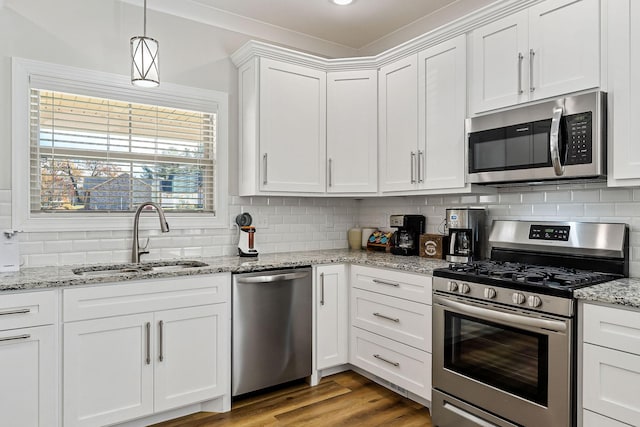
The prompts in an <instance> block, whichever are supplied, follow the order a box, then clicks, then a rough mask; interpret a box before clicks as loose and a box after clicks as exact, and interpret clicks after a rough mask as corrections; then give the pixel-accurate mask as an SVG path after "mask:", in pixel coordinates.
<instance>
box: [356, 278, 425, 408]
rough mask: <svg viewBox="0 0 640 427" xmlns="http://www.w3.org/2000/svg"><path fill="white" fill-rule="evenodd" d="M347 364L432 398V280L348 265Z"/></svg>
mask: <svg viewBox="0 0 640 427" xmlns="http://www.w3.org/2000/svg"><path fill="white" fill-rule="evenodd" d="M350 277H351V296H350V301H351V304H350V313H351V314H350V318H351V329H350V338H349V342H350V345H349V359H350V363H351V364H352V365H354V366H356V367H358V368H361V369H364V370H365V371H368V372H370V373H372V374H374V375H376V376H378V377H380V378H382V379H383V380H386V381H389V382H390V383H392V384H395V385H396V386H399V387H401V388H403V389H405V390H407V391H409V392H411V393H413V394H415V395H416V396H418V397H420V398H422V399H425V400H428V401H430V400H431V282H432V278H431V277H429V276H426V275H419V274H410V273H405V272H401V271H394V270H386V269H379V268H373V267H367V266H359V265H354V266H351V275H350Z"/></svg>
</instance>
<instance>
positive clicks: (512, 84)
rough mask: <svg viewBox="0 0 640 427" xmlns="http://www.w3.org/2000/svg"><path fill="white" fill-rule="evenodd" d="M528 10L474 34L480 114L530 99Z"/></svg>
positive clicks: (474, 92)
mask: <svg viewBox="0 0 640 427" xmlns="http://www.w3.org/2000/svg"><path fill="white" fill-rule="evenodd" d="M528 31H529V29H528V13H527V11H526V10H524V11H522V12H518V13H515V14H513V15H510V16H507V17H506V18H502V19H500V20H498V21H496V22H492V23H491V24H488V25H485V26H483V27H481V28H478V29H476V30H474V31H473V33H472V40H473V72H472V74H471V76H472V77H471V78H472V108H471V109H472V111H473V112H474V113H479V112H482V111H488V110H493V109H496V108H501V107H506V106H508V105H515V104H517V103H519V102H521V101H523V100H527V99H528V92H527V91H525V88H528V84H527V83H528V78H529V74H528V67H527V58H528V50H527V46H528Z"/></svg>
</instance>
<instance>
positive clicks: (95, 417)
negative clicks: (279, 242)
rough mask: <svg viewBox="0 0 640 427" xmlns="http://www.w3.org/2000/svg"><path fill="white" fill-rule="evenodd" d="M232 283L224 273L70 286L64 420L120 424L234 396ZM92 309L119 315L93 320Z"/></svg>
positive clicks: (65, 293) (67, 294) (65, 314)
mask: <svg viewBox="0 0 640 427" xmlns="http://www.w3.org/2000/svg"><path fill="white" fill-rule="evenodd" d="M230 281H231V278H230V276H229V275H228V274H221V275H215V276H197V277H188V278H172V279H158V280H157V281H146V282H143V281H141V282H131V283H128V284H117V285H100V286H99V287H93V288H81V289H68V290H64V291H63V302H64V309H63V320H64V321H65V323H64V326H63V334H64V346H63V359H64V360H63V368H64V369H63V371H64V374H63V413H64V425H65V426H102V425H109V424H115V423H119V422H124V421H127V420H131V419H135V418H140V417H144V416H147V415H151V414H154V413H158V412H162V411H166V410H169V409H174V408H178V407H181V406H186V405H189V404H193V403H198V402H203V401H207V400H212V399H214V398H218V397H222V396H225V395H227V397H228V395H229V393H230V375H229V369H228V367H229V366H228V365H229V363H230V355H229V351H230V326H229V312H228V303H227V301H228V288H229V287H230ZM148 282H151V283H148ZM89 306H94V307H96V310H95V312H97V313H100V312H101V308H102V309H104V307H109V306H110V307H111V312H113V313H118V315H114V316H113V317H104V318H90V317H91V316H92V315H91V310H88V307H89ZM100 307H101V308H100ZM174 307H176V308H174ZM133 311H135V313H132V312H133ZM71 319H73V321H71ZM67 320H69V321H67Z"/></svg>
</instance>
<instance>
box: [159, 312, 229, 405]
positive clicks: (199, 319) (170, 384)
mask: <svg viewBox="0 0 640 427" xmlns="http://www.w3.org/2000/svg"><path fill="white" fill-rule="evenodd" d="M160 322H162V325H160ZM155 324H156V334H157V335H156V337H157V340H156V343H157V346H158V347H157V348H158V349H157V352H156V357H155V363H156V394H155V410H156V412H158V411H164V410H167V409H172V408H176V407H179V406H183V405H188V404H191V403H194V402H198V401H204V400H209V399H212V398H215V397H217V396H221V395H223V394H225V393H226V392H228V388H229V380H228V378H229V366H228V365H229V363H230V362H229V359H228V357H227V354H228V352H229V349H228V345H227V341H228V337H229V332H230V331H229V330H228V329H229V326H228V313H227V305H226V304H215V305H210V306H202V307H194V308H184V309H178V310H168V311H163V312H158V313H156V314H155ZM161 336H162V339H160V337H161ZM161 341H162V342H161ZM161 356H162V360H160V357H161Z"/></svg>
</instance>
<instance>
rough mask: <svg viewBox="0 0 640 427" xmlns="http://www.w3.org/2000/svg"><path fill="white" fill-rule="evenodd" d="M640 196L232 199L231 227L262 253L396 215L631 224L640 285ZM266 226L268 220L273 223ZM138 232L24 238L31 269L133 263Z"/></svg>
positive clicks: (215, 246) (197, 247) (183, 245)
mask: <svg viewBox="0 0 640 427" xmlns="http://www.w3.org/2000/svg"><path fill="white" fill-rule="evenodd" d="M639 202H640V189H630V188H615V189H609V188H606V185H605V184H571V185H555V184H554V185H545V186H536V187H515V188H501V189H499V190H498V192H497V193H496V194H488V195H480V196H476V195H462V196H459V195H453V196H403V197H384V198H366V199H362V200H354V199H348V198H301V197H237V196H233V197H230V206H229V212H230V214H229V219H230V223H232V221H233V219H234V218H235V215H237V214H238V213H240V212H250V213H251V214H252V216H253V217H254V224H256V225H257V233H256V246H257V247H258V249H259V250H260V251H261V252H264V253H270V252H288V251H305V250H315V249H336V248H346V247H347V246H348V245H347V230H348V229H349V228H351V227H354V226H378V227H384V228H386V227H388V225H389V215H391V214H402V213H415V214H422V215H425V217H427V232H429V233H437V232H442V231H443V221H444V216H445V209H446V208H448V207H459V206H483V207H485V208H486V209H487V210H488V219H489V223H490V222H491V221H492V220H493V219H539V220H570V219H571V220H578V221H603V222H626V223H628V224H629V225H630V227H631V246H632V251H631V253H632V263H631V274H632V276H636V277H640V203H639ZM265 219H266V220H265ZM10 227H11V192H10V191H8V190H0V229H9V228H10ZM147 237H149V239H150V240H149V248H148V249H149V251H150V252H151V253H150V254H148V255H144V256H143V260H144V259H145V258H146V259H148V260H151V259H162V258H170V257H187V258H188V257H201V256H203V257H213V256H221V255H234V254H235V253H236V244H235V242H236V238H237V232H236V230H235V229H231V228H229V229H188V230H175V229H172V230H171V232H170V233H168V234H163V233H160V231H159V230H155V229H149V230H141V237H140V241H141V243H142V244H144V243H145V241H146V238H147ZM130 247H131V231H127V230H124V231H88V230H85V231H83V230H79V231H74V232H64V233H24V234H23V235H21V236H20V253H21V258H22V264H23V266H29V267H33V266H43V265H56V264H60V265H66V264H84V263H105V262H126V261H128V260H129V257H130Z"/></svg>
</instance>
